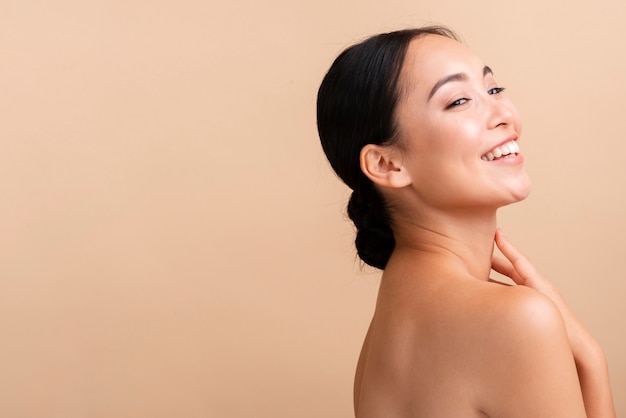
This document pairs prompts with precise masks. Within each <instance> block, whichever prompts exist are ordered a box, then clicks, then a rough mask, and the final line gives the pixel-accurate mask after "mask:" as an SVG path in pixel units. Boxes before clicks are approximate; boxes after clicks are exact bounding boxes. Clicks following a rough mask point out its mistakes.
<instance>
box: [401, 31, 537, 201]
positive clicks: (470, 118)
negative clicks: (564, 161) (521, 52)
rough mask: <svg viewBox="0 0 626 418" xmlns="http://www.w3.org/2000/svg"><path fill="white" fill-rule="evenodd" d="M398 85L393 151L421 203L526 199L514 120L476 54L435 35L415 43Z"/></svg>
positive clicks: (516, 116) (513, 110)
mask: <svg viewBox="0 0 626 418" xmlns="http://www.w3.org/2000/svg"><path fill="white" fill-rule="evenodd" d="M399 83H400V91H401V93H400V99H399V102H398V107H397V110H396V118H397V123H398V135H399V137H398V140H399V146H400V147H401V149H402V150H403V151H402V152H403V154H404V164H405V166H406V167H407V170H408V171H409V173H410V175H411V179H412V181H413V187H414V189H415V192H416V193H417V195H418V196H419V197H420V198H421V199H422V201H423V202H425V203H426V204H428V205H433V206H437V207H448V208H460V207H472V206H477V207H478V206H490V207H499V206H502V205H506V204H508V203H512V202H516V201H519V200H521V199H523V198H525V197H526V196H527V195H528V193H529V190H530V181H529V179H528V176H527V174H526V172H525V170H524V167H523V157H522V154H521V153H520V151H519V146H518V145H517V144H518V139H519V135H520V133H521V127H522V126H521V120H520V116H519V113H518V112H517V109H516V108H515V106H513V104H512V103H511V102H510V100H509V99H507V98H506V97H505V96H504V94H503V93H502V92H501V91H502V89H501V88H500V87H499V85H498V84H497V83H496V82H495V79H494V77H493V74H492V72H491V69H489V67H486V66H485V65H484V64H483V63H482V62H481V60H480V59H479V58H478V57H477V56H476V55H474V54H473V53H472V52H471V51H469V50H468V49H467V48H466V47H465V46H463V45H462V44H461V43H459V42H457V41H454V40H452V39H449V38H446V37H443V36H438V35H426V36H422V37H419V38H416V39H415V40H413V41H412V43H411V45H410V46H409V49H408V51H407V56H406V58H405V61H404V66H403V68H402V72H401V75H400V80H399Z"/></svg>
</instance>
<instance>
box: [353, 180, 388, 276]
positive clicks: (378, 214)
mask: <svg viewBox="0 0 626 418" xmlns="http://www.w3.org/2000/svg"><path fill="white" fill-rule="evenodd" d="M368 189H369V190H366V191H363V190H360V191H356V190H355V191H353V192H352V196H351V197H350V201H349V202H348V216H349V217H350V219H352V222H354V225H355V226H356V229H357V233H356V239H355V241H354V243H355V245H356V250H357V253H358V254H359V257H360V258H361V260H363V261H364V262H365V263H366V264H368V265H370V266H372V267H376V268H379V269H381V270H382V269H384V268H385V266H386V265H387V261H389V257H390V256H391V253H392V252H393V249H394V247H395V245H396V241H395V239H394V237H393V231H392V230H391V226H390V220H389V216H388V214H387V209H386V208H385V205H384V202H383V199H382V197H381V196H380V194H379V193H378V192H377V191H376V189H375V188H374V187H373V186H372V187H370V188H368Z"/></svg>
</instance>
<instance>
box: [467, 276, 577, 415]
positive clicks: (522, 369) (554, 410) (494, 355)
mask: <svg viewBox="0 0 626 418" xmlns="http://www.w3.org/2000/svg"><path fill="white" fill-rule="evenodd" d="M494 286H496V287H493V286H492V287H491V288H489V290H488V291H487V292H486V293H487V296H486V298H487V299H488V300H489V302H490V305H489V307H488V308H486V309H484V311H483V313H484V316H483V319H484V320H486V321H487V322H488V323H489V326H486V327H484V328H483V331H482V332H481V336H480V337H481V339H482V341H481V345H483V346H484V347H489V349H488V350H485V351H484V352H483V355H482V356H481V360H482V361H481V362H482V366H483V367H482V368H481V370H480V373H478V374H477V379H479V382H477V383H478V386H479V387H481V388H483V389H484V390H482V391H481V394H480V398H481V404H482V405H483V408H484V410H485V412H487V414H488V415H489V416H507V417H518V416H519V417H527V416H533V417H544V416H545V417H578V416H580V417H584V416H585V411H584V405H583V401H582V393H581V391H580V384H579V381H578V375H577V372H576V367H575V363H574V358H573V354H572V352H571V349H570V346H569V341H568V338H567V331H566V329H565V325H564V322H563V318H562V316H561V313H560V311H559V309H558V308H557V306H556V305H555V304H554V303H553V302H552V301H551V300H550V299H549V298H548V297H546V296H544V295H543V294H541V293H539V292H537V291H535V290H532V289H529V288H526V287H523V286H511V287H500V286H497V285H494Z"/></svg>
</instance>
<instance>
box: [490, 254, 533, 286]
mask: <svg viewBox="0 0 626 418" xmlns="http://www.w3.org/2000/svg"><path fill="white" fill-rule="evenodd" d="M491 268H492V269H493V270H494V271H497V272H498V273H500V274H502V275H504V276H507V277H508V278H510V279H511V280H513V281H514V282H515V284H521V285H523V284H524V283H525V280H524V278H523V277H522V276H520V275H519V274H517V272H516V271H515V267H513V265H512V264H511V262H510V261H509V260H507V259H506V258H502V257H498V256H496V255H494V256H493V257H492V259H491Z"/></svg>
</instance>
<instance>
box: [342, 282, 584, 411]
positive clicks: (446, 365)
mask: <svg viewBox="0 0 626 418" xmlns="http://www.w3.org/2000/svg"><path fill="white" fill-rule="evenodd" d="M404 271H406V270H404ZM429 273H433V272H432V271H431V272H429V271H422V272H421V274H422V275H429ZM439 273H440V274H441V276H439V277H433V276H430V277H424V276H422V277H419V276H418V277H413V278H412V279H410V280H407V278H406V277H401V275H397V274H395V273H394V272H393V271H391V272H385V275H384V277H383V281H382V283H381V288H380V292H379V298H378V301H377V306H376V312H375V314H374V317H373V319H372V322H371V325H370V328H369V330H368V333H367V336H366V339H365V342H364V344H363V349H362V352H361V356H360V358H359V362H358V366H357V372H356V378H355V388H354V402H355V411H356V415H357V417H359V418H361V417H363V418H367V417H380V416H385V417H389V418H393V417H430V418H436V417H452V416H459V417H461V416H462V417H486V416H490V415H491V416H531V415H524V414H528V413H531V411H525V412H524V411H523V410H521V409H520V411H519V413H520V414H519V415H516V414H515V413H512V414H509V413H508V412H506V414H505V413H504V412H503V411H504V410H506V411H508V409H506V408H508V407H511V408H512V409H513V408H514V407H515V404H516V403H517V402H519V401H518V400H515V399H513V398H514V397H515V396H517V394H516V393H514V389H511V390H509V392H511V393H510V394H509V392H504V390H503V389H501V388H502V387H504V388H506V387H507V385H508V386H511V387H512V386H513V385H515V384H517V382H518V381H522V382H523V381H524V379H526V380H528V379H534V378H536V377H537V376H532V374H530V375H529V376H526V375H525V374H524V373H525V370H524V369H520V370H521V371H520V373H518V374H517V375H516V372H515V370H516V369H515V368H514V367H513V368H511V370H510V373H508V371H507V367H509V364H508V363H507V361H508V360H507V358H506V356H508V355H509V352H512V354H510V355H511V361H514V359H515V358H518V357H519V358H520V359H521V360H520V361H517V362H516V363H514V364H519V363H521V362H522V361H523V360H524V359H523V356H524V355H525V354H524V350H525V348H524V347H523V345H520V346H519V348H518V345H516V346H514V347H513V348H512V347H510V346H509V345H510V341H511V338H509V337H508V336H507V335H508V334H512V335H515V333H516V332H518V331H517V329H518V328H520V326H522V327H524V328H527V327H526V326H525V325H524V323H526V322H528V321H526V319H524V318H525V317H526V316H528V317H529V318H531V319H532V317H533V316H536V315H535V313H533V311H532V310H529V309H527V308H525V306H527V305H529V302H528V301H534V299H535V296H536V295H535V292H534V291H532V290H531V289H527V288H524V287H521V286H513V287H509V286H502V285H500V284H496V283H490V282H486V281H480V280H477V279H475V278H471V277H462V276H460V275H456V276H454V275H452V276H453V277H446V276H448V273H449V272H445V271H442V272H439ZM537 297H539V298H540V299H539V300H540V303H543V299H541V297H540V296H539V295H537ZM530 304H536V303H535V302H531V303H530ZM533 309H535V308H533ZM518 311H519V312H521V313H522V314H521V315H520V314H519V312H518ZM526 311H528V312H530V314H529V315H526V313H525V312H526ZM517 317H520V318H522V320H523V321H522V322H523V323H518V322H520V321H518V320H517V319H515V318H517ZM557 326H560V324H558V323H557ZM530 331H531V332H532V333H533V335H534V334H536V333H535V331H534V330H530ZM551 332H553V331H549V332H548V334H549V333H551ZM524 333H525V331H524V330H522V331H521V334H524ZM563 334H565V333H564V331H563ZM531 337H533V338H534V336H532V335H531ZM537 338H538V339H539V342H541V341H542V340H541V338H542V337H541V333H539V334H537ZM522 343H523V341H522ZM536 345H538V344H535V346H536ZM518 351H519V353H518ZM566 354H567V353H566ZM560 357H563V356H560ZM565 357H567V356H565ZM568 361H571V359H569V360H568V359H567V358H565V360H564V362H565V363H564V364H565V366H564V368H565V369H567V373H569V375H567V376H561V377H567V378H569V379H570V381H571V382H574V383H575V382H577V379H576V374H575V368H574V366H573V361H572V362H571V364H569V363H568ZM570 366H571V367H570ZM529 370H530V369H529ZM572 373H573V374H572ZM575 390H576V388H571V392H572V393H574V395H573V396H574V398H575V399H574V401H573V404H574V405H578V404H577V403H576V402H578V401H579V399H578V398H576V392H575ZM492 395H493V396H492ZM509 397H510V398H511V400H510V401H509V400H508V399H509ZM493 398H498V399H497V402H495V403H494V402H493ZM500 401H502V402H500ZM498 402H500V403H498ZM501 404H502V405H504V408H505V409H498V408H500V407H502V405H501ZM555 404H557V406H556V408H561V407H560V406H558V402H557V403H555ZM540 408H544V412H545V413H546V415H544V414H543V413H542V414H541V415H532V416H535V417H536V416H550V415H547V414H550V413H551V412H550V409H545V407H543V406H540ZM532 413H536V412H532ZM567 413H568V412H567V411H566V410H564V411H563V415H553V416H568V415H567ZM570 416H576V415H570Z"/></svg>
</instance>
